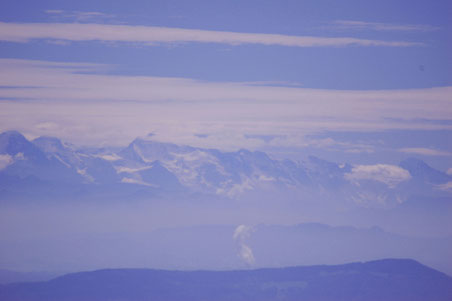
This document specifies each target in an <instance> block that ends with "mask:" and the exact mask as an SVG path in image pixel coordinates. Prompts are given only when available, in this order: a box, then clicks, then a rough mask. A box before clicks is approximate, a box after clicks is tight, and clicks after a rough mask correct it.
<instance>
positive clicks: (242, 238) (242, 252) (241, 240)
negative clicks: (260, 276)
mask: <svg viewBox="0 0 452 301" xmlns="http://www.w3.org/2000/svg"><path fill="white" fill-rule="evenodd" d="M252 232H253V228H252V227H250V226H246V225H240V226H238V227H237V228H235V230H234V235H233V239H234V240H235V241H236V242H237V244H238V248H239V250H238V254H237V255H238V256H239V257H240V258H241V259H242V260H243V261H244V262H246V263H247V264H249V265H252V264H254V262H255V259H254V255H253V250H252V249H251V248H250V247H249V246H248V245H247V244H246V239H247V238H248V237H249V236H250V235H251V233H252Z"/></svg>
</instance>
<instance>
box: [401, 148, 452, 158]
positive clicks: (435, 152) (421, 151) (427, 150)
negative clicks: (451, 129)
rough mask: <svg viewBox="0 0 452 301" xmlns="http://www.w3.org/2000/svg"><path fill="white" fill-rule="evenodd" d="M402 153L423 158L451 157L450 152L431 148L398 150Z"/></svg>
mask: <svg viewBox="0 0 452 301" xmlns="http://www.w3.org/2000/svg"><path fill="white" fill-rule="evenodd" d="M398 151H399V152H402V153H408V154H416V155H423V156H452V153H451V152H447V151H441V150H436V149H431V148H424V147H407V148H401V149H399V150H398Z"/></svg>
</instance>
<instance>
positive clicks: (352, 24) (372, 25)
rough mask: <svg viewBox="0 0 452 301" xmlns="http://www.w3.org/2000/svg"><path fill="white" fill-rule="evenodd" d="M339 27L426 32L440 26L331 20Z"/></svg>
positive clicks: (437, 28)
mask: <svg viewBox="0 0 452 301" xmlns="http://www.w3.org/2000/svg"><path fill="white" fill-rule="evenodd" d="M333 24H334V25H336V28H339V29H354V30H376V31H419V32H428V31H436V30H439V29H440V28H439V27H437V26H432V25H415V24H391V23H378V22H363V21H353V20H337V21H334V22H333Z"/></svg>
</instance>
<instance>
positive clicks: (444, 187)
mask: <svg viewBox="0 0 452 301" xmlns="http://www.w3.org/2000/svg"><path fill="white" fill-rule="evenodd" d="M437 187H438V189H440V190H444V191H450V192H452V181H450V182H447V183H445V184H441V185H438V186H437Z"/></svg>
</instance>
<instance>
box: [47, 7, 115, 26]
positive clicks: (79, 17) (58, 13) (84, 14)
mask: <svg viewBox="0 0 452 301" xmlns="http://www.w3.org/2000/svg"><path fill="white" fill-rule="evenodd" d="M44 12H45V13H47V14H48V15H49V16H50V17H51V19H52V20H53V21H57V20H59V21H63V20H64V21H72V22H82V23H83V22H93V23H98V22H105V21H107V20H109V21H111V20H112V19H114V18H115V15H111V14H106V13H102V12H97V11H67V10H60V9H48V10H45V11H44Z"/></svg>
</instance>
